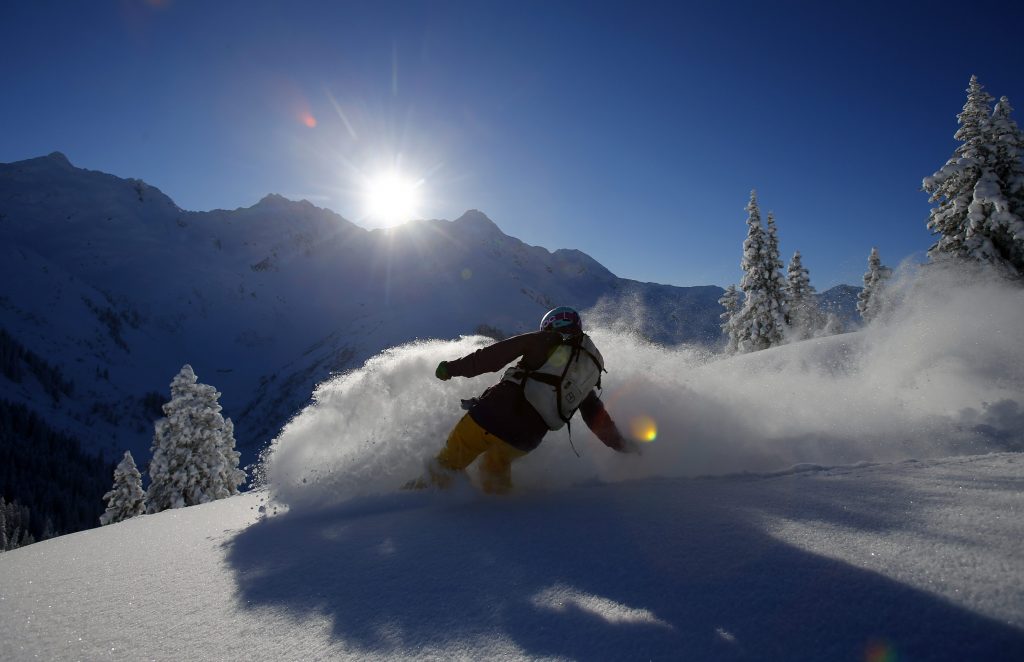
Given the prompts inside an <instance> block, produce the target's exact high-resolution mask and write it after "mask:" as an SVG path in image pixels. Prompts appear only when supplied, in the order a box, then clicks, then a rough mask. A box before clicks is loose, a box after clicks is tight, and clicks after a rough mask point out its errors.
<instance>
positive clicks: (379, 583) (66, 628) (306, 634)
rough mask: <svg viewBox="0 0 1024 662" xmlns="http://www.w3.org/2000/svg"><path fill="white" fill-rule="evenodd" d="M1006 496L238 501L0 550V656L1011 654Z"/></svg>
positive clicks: (1005, 476) (1008, 487)
mask: <svg viewBox="0 0 1024 662" xmlns="http://www.w3.org/2000/svg"><path fill="white" fill-rule="evenodd" d="M650 455H651V456H650V457H646V456H645V457H643V458H640V459H639V461H640V462H645V461H650V462H653V463H657V462H658V459H657V457H656V453H655V452H653V451H652V453H651V454H650ZM613 459H617V460H631V459H634V458H621V457H617V458H613ZM1022 481H1024V463H1022V462H1020V455H1019V454H1015V453H1002V454H993V455H985V456H966V457H960V458H947V459H943V460H929V461H911V462H900V463H894V464H877V465H863V464H861V465H856V466H833V467H824V466H819V467H807V466H805V467H798V468H795V469H794V470H791V471H787V472H782V473H777V474H761V475H751V474H747V475H742V476H732V477H719V478H704V479H686V478H662V479H656V480H643V481H628V482H621V483H616V484H592V485H587V486H580V487H576V488H572V489H564V490H554V491H534V492H526V493H523V494H520V495H518V496H516V497H510V498H494V497H486V496H482V495H474V494H472V493H470V494H463V493H459V492H453V493H448V494H432V493H409V492H406V493H399V494H392V495H388V496H379V497H375V498H369V499H363V500H361V501H355V502H349V503H346V504H343V505H339V506H334V507H330V508H326V509H321V510H317V511H313V512H304V513H297V512H277V514H274V508H273V506H272V504H268V503H267V502H266V493H264V492H262V491H259V492H249V493H247V494H244V495H240V496H237V497H232V498H229V499H224V500H222V501H217V502H214V503H209V504H205V505H202V506H195V507H192V508H185V509H181V510H173V511H165V512H162V513H158V514H156V515H146V516H141V517H137V518H135V519H131V520H128V521H126V522H123V523H120V524H114V525H111V526H107V527H103V528H100V529H93V530H90V531H83V532H81V533H76V534H73V535H69V536H63V537H60V538H56V539H53V540H47V541H43V542H40V543H37V544H35V545H32V546H29V547H25V548H22V549H17V550H14V551H11V552H7V553H4V554H0V577H3V582H2V583H0V604H3V609H0V640H2V641H3V642H4V651H5V654H4V658H5V659H10V660H31V659H46V660H76V659H89V660H94V659H101V658H102V659H110V660H137V659H160V660H232V659H258V660H281V659H290V660H306V659H331V660H367V659H389V660H428V659H429V660H434V659H504V660H531V659H545V660H548V659H560V660H566V659H582V660H624V659H644V660H647V659H651V660H680V659H687V660H688V659H692V660H905V659H907V660H1019V659H1024V610H1022V609H1021V605H1022V604H1024V556H1022V555H1021V554H1020V540H1021V539H1022V537H1024V519H1022V518H1020V517H1014V516H1009V515H1008V510H1007V509H1008V506H1009V505H1010V504H1013V503H1019V501H1020V491H1019V486H1020V484H1021V482H1022Z"/></svg>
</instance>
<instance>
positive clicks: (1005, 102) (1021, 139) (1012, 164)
mask: <svg viewBox="0 0 1024 662" xmlns="http://www.w3.org/2000/svg"><path fill="white" fill-rule="evenodd" d="M992 143H993V145H994V147H995V158H994V165H993V169H994V170H995V175H996V177H997V178H998V180H999V186H1000V189H1001V190H1002V193H1003V196H1004V197H1005V199H1006V202H1007V204H1008V208H1007V209H1006V213H1004V214H1002V215H1001V216H1000V217H999V219H998V220H999V223H998V227H997V232H996V236H995V237H994V238H993V241H994V243H995V244H996V249H997V250H998V251H999V253H1000V255H1002V256H1004V258H1005V259H1006V260H1007V261H1008V262H1009V263H1010V265H1011V266H1012V267H1013V268H1014V269H1015V270H1016V271H1017V273H1019V274H1024V131H1021V129H1020V127H1019V126H1018V125H1017V122H1015V121H1014V119H1013V106H1011V105H1010V100H1009V99H1007V98H1006V97H1001V98H1000V99H999V102H998V103H996V107H995V109H994V110H993V111H992Z"/></svg>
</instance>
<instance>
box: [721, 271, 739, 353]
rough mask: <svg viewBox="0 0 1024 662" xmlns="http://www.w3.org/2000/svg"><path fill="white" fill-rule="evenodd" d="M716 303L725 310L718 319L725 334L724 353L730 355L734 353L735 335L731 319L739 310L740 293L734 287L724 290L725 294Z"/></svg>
mask: <svg viewBox="0 0 1024 662" xmlns="http://www.w3.org/2000/svg"><path fill="white" fill-rule="evenodd" d="M718 303H719V304H721V306H722V307H723V308H725V312H724V313H722V314H721V315H720V316H719V317H720V318H721V320H722V333H724V334H725V338H726V345H725V351H726V352H728V353H729V354H732V353H734V352H735V351H736V342H737V334H736V329H735V327H734V325H733V318H734V317H735V315H736V312H737V311H738V310H739V308H740V293H739V292H738V291H737V290H736V286H735V285H730V286H729V287H727V288H726V290H725V293H724V294H723V295H722V296H721V298H720V299H719V300H718Z"/></svg>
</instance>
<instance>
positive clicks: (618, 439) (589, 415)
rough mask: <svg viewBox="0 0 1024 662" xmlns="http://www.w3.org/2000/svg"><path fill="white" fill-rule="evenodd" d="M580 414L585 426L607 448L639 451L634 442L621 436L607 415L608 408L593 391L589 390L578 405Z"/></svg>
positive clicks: (621, 451) (625, 451) (632, 451)
mask: <svg viewBox="0 0 1024 662" xmlns="http://www.w3.org/2000/svg"><path fill="white" fill-rule="evenodd" d="M580 414H582V415H583V422H584V423H586V424H587V427H589V428H590V430H591V431H592V432H593V433H594V434H595V435H597V438H598V439H600V440H601V441H602V442H604V445H605V446H607V447H608V448H611V449H614V450H617V451H619V452H620V453H639V452H640V448H639V447H638V446H637V445H636V443H635V442H633V441H631V440H629V439H626V438H625V437H623V436H622V433H621V432H619V428H618V426H617V425H615V421H613V420H612V417H611V416H609V415H608V410H607V409H605V408H604V403H603V402H601V398H599V397H598V395H597V393H595V392H594V391H591V392H590V395H588V396H587V397H586V399H585V400H584V401H583V404H582V405H580Z"/></svg>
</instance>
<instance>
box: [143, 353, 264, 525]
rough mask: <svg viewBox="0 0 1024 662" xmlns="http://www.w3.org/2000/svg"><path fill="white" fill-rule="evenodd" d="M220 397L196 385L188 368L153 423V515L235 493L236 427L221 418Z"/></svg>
mask: <svg viewBox="0 0 1024 662" xmlns="http://www.w3.org/2000/svg"><path fill="white" fill-rule="evenodd" d="M220 395H221V394H220V393H219V392H218V391H217V389H215V388H214V387H212V386H209V385H207V384H199V383H197V379H196V375H195V373H194V372H193V371H192V366H190V365H187V364H186V365H185V366H184V367H182V369H181V372H179V373H178V374H177V376H175V378H174V380H173V381H172V382H171V401H170V402H168V403H167V404H165V405H164V406H163V410H164V414H165V417H164V418H161V419H160V420H158V421H157V422H156V424H155V431H154V435H153V446H152V452H153V459H152V461H151V462H150V465H149V475H150V481H151V482H150V486H149V490H148V491H147V493H146V509H147V511H148V512H150V513H155V512H159V511H161V510H166V509H168V508H181V507H184V506H193V505H196V504H200V503H206V502H208V501H214V500H216V499H221V498H224V497H226V496H230V495H232V494H235V493H236V492H237V491H238V486H239V485H240V484H241V483H242V482H244V480H245V474H244V473H243V472H242V471H240V470H239V469H238V453H236V452H235V451H234V446H235V440H234V434H233V431H234V426H233V424H231V423H230V419H228V420H227V421H225V419H224V417H223V416H221V414H220V411H221V407H220V404H219V403H218V402H217V400H218V398H220Z"/></svg>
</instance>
